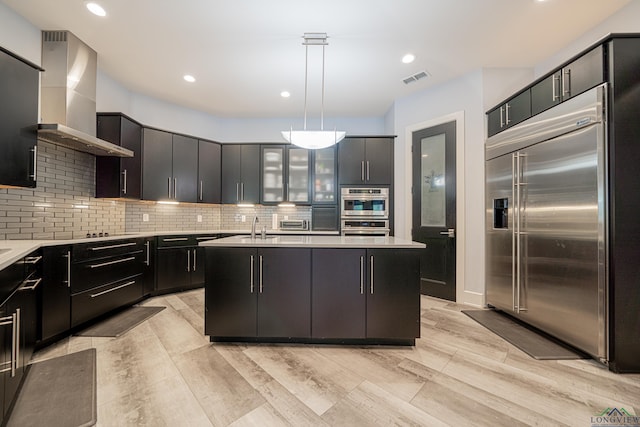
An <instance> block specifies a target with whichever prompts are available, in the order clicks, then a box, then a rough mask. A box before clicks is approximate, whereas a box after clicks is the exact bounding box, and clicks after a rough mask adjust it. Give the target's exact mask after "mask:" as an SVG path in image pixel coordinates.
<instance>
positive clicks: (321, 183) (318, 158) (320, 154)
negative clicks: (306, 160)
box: [311, 146, 338, 206]
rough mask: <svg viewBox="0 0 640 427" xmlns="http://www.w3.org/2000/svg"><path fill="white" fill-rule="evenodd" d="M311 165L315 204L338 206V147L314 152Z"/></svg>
mask: <svg viewBox="0 0 640 427" xmlns="http://www.w3.org/2000/svg"><path fill="white" fill-rule="evenodd" d="M311 163H312V168H311V170H312V172H313V175H312V188H313V191H312V193H313V197H312V202H313V204H314V205H316V204H333V205H336V206H337V203H338V202H337V191H336V188H337V187H336V184H337V182H338V156H337V153H336V146H333V147H328V148H322V149H320V150H313V153H312V157H311Z"/></svg>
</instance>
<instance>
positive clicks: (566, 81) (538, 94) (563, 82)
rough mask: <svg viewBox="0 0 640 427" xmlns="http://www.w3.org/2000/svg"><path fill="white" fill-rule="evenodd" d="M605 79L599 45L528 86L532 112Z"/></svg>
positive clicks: (550, 105)
mask: <svg viewBox="0 0 640 427" xmlns="http://www.w3.org/2000/svg"><path fill="white" fill-rule="evenodd" d="M602 82H604V54H603V47H602V46H598V47H596V48H595V49H592V50H591V51H589V52H587V53H586V54H584V55H582V56H581V57H579V58H578V59H576V60H575V61H573V62H570V63H569V64H567V65H565V66H564V67H562V68H561V69H560V70H558V71H556V72H554V73H552V74H551V75H549V76H547V77H545V78H544V79H543V80H541V81H539V82H538V83H536V84H534V85H533V86H531V114H532V115H534V114H538V113H540V112H542V111H544V110H546V109H547V108H550V107H553V106H554V105H556V104H558V103H560V102H562V101H566V100H567V99H569V98H571V97H573V96H576V95H579V94H581V93H582V92H584V91H586V90H589V89H591V88H592V87H594V86H596V85H598V84H600V83H602Z"/></svg>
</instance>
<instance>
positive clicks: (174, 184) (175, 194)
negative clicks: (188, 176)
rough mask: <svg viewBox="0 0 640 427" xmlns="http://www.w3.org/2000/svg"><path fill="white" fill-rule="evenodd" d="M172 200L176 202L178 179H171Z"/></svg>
mask: <svg viewBox="0 0 640 427" xmlns="http://www.w3.org/2000/svg"><path fill="white" fill-rule="evenodd" d="M173 198H174V199H176V200H178V178H173Z"/></svg>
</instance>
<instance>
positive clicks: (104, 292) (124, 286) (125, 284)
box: [90, 280, 136, 298]
mask: <svg viewBox="0 0 640 427" xmlns="http://www.w3.org/2000/svg"><path fill="white" fill-rule="evenodd" d="M135 283H136V281H135V280H132V281H130V282H127V283H124V284H122V285H120V286H116V287H115V288H111V289H107V290H106V291H102V292H98V293H97V294H92V295H90V297H91V298H96V297H99V296H101V295H104V294H108V293H109V292H113V291H117V290H118V289H122V288H126V287H127V286H131V285H133V284H135Z"/></svg>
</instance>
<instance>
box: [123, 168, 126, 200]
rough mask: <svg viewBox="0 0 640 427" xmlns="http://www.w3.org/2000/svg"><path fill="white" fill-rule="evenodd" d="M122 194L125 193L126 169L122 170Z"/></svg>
mask: <svg viewBox="0 0 640 427" xmlns="http://www.w3.org/2000/svg"><path fill="white" fill-rule="evenodd" d="M122 194H124V195H126V194H127V170H126V169H125V170H123V171H122Z"/></svg>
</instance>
